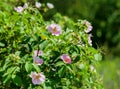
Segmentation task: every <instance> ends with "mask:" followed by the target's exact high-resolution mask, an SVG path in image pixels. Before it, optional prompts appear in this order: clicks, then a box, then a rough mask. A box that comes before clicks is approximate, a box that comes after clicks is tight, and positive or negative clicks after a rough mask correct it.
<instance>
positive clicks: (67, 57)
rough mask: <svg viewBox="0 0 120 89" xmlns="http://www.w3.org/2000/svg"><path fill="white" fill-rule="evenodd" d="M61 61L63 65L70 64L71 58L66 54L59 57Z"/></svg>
mask: <svg viewBox="0 0 120 89" xmlns="http://www.w3.org/2000/svg"><path fill="white" fill-rule="evenodd" d="M61 59H62V60H63V62H64V63H66V64H70V63H71V58H70V57H69V56H68V55H67V54H63V55H62V56H61Z"/></svg>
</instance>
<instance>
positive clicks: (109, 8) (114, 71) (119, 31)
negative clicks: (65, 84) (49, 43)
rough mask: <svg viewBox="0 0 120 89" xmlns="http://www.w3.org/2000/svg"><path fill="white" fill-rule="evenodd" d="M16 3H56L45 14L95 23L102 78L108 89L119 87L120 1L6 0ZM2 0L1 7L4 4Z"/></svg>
mask: <svg viewBox="0 0 120 89" xmlns="http://www.w3.org/2000/svg"><path fill="white" fill-rule="evenodd" d="M3 1H6V2H8V3H10V6H8V7H6V10H7V11H10V10H9V9H10V8H13V7H14V5H16V6H18V5H23V4H24V3H25V2H33V3H34V1H39V2H41V3H43V2H44V3H47V2H50V3H53V4H54V7H55V8H54V9H51V10H49V11H48V12H46V13H44V17H45V19H49V18H50V17H51V16H52V15H53V14H55V13H56V12H60V13H61V14H62V15H66V16H69V17H70V18H72V19H73V20H75V21H76V20H78V19H86V20H88V21H90V22H91V24H92V26H93V30H92V32H91V33H92V34H93V38H92V40H93V47H95V48H97V49H99V50H101V52H102V54H103V60H102V61H101V63H100V65H99V66H98V68H97V71H98V72H99V73H100V75H101V76H102V77H103V84H104V87H105V89H120V0H3ZM1 3H2V2H0V5H1V6H0V7H1V8H0V9H3V8H2V6H3V7H4V6H5V5H4V3H2V4H1Z"/></svg>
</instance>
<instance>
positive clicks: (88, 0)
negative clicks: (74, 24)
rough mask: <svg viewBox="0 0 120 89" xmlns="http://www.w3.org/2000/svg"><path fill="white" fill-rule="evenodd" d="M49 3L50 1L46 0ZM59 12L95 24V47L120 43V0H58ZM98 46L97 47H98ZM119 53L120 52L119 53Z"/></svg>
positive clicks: (56, 2)
mask: <svg viewBox="0 0 120 89" xmlns="http://www.w3.org/2000/svg"><path fill="white" fill-rule="evenodd" d="M45 1H49V0H45ZM52 2H53V3H55V5H56V8H55V9H57V11H59V12H60V13H62V14H63V15H67V16H69V17H71V18H73V19H75V20H76V19H79V18H81V19H85V18H87V19H88V20H89V21H91V22H92V24H93V27H94V28H93V31H92V33H93V36H94V38H93V40H94V42H93V46H94V47H96V46H97V45H99V46H101V45H103V44H107V46H108V47H116V46H117V45H119V43H120V26H119V24H120V0H71V1H69V0H63V1H62V2H61V0H56V1H52ZM96 44H97V45H96ZM118 52H119V51H118Z"/></svg>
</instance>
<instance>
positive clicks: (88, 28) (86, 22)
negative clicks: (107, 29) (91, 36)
mask: <svg viewBox="0 0 120 89" xmlns="http://www.w3.org/2000/svg"><path fill="white" fill-rule="evenodd" d="M82 24H85V26H86V27H87V29H86V30H85V32H86V33H89V32H90V31H92V28H93V27H92V26H91V23H90V22H88V21H87V20H83V21H82Z"/></svg>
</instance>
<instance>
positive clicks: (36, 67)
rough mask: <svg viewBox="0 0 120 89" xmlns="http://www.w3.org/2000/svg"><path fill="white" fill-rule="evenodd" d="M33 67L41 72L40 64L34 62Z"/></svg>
mask: <svg viewBox="0 0 120 89" xmlns="http://www.w3.org/2000/svg"><path fill="white" fill-rule="evenodd" d="M33 67H34V68H35V70H36V71H37V72H40V68H39V67H38V65H36V64H33Z"/></svg>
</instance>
